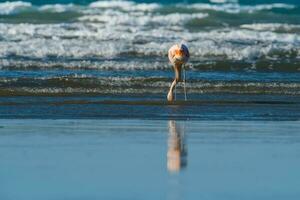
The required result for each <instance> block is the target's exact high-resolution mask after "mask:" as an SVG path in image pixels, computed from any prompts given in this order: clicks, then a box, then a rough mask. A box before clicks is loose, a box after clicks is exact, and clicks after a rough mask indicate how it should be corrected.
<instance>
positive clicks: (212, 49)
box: [0, 23, 300, 60]
mask: <svg viewBox="0 0 300 200" xmlns="http://www.w3.org/2000/svg"><path fill="white" fill-rule="evenodd" d="M123 28H124V30H122V31H120V30H121V27H119V26H114V25H109V26H107V25H103V24H98V23H90V24H82V23H73V24H43V25H41V24H40V25H38V24H16V25H15V24H0V35H1V37H2V38H3V40H2V41H0V45H1V47H2V48H1V49H0V57H7V56H9V55H15V56H22V57H24V56H25V57H30V58H40V59H47V58H48V57H62V58H63V57H65V58H78V59H85V58H96V57H98V58H114V57H118V56H120V55H127V54H128V55H130V54H132V53H134V54H137V55H145V56H159V57H162V56H165V54H166V52H167V49H168V48H169V47H170V46H171V45H172V43H174V41H179V42H180V41H181V39H185V40H186V41H187V42H188V43H189V48H190V51H191V55H192V57H198V58H201V57H202V58H205V57H211V56H213V57H214V56H217V57H225V58H228V59H236V60H242V59H256V58H259V57H265V56H269V55H272V54H274V53H275V54H276V52H282V53H286V54H290V52H294V54H295V53H296V55H298V56H299V55H300V36H299V35H298V34H292V33H274V32H270V31H260V32H257V31H253V30H246V29H220V30H213V31H206V32H196V33H194V32H188V31H187V30H184V29H183V30H181V31H172V30H169V29H166V27H164V26H162V27H158V28H156V29H144V28H143V27H142V26H141V27H136V29H132V30H129V31H128V30H127V31H125V30H126V29H127V27H126V26H124V27H123ZM170 36H171V37H170Z"/></svg>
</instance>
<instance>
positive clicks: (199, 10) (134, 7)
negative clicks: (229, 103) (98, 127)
mask: <svg viewBox="0 0 300 200" xmlns="http://www.w3.org/2000/svg"><path fill="white" fill-rule="evenodd" d="M299 6H300V4H299V2H298V1H294V0H288V1H279V0H268V1H248V0H245V1H244V0H241V1H238V0H211V1H81V0H78V1H65V0H61V1H59V0H56V1H51V2H45V1H36V0H32V1H18V2H1V3H0V46H1V48H0V69H1V72H0V95H1V96H19V95H29V96H31V95H32V96H36V95H58V96H59V95H76V94H78V93H80V94H86V95H90V94H98V95H102V94H112V97H113V96H114V95H118V94H124V95H129V94H145V93H154V94H162V93H166V91H167V89H168V87H169V84H170V81H171V77H172V76H173V72H172V68H171V66H170V64H169V63H168V59H167V51H168V49H169V48H170V46H171V45H173V44H174V43H179V42H181V41H182V40H183V41H185V42H186V43H187V44H188V46H189V49H190V53H191V59H190V62H189V64H188V65H187V66H186V68H187V79H188V82H187V85H188V89H189V92H190V93H194V94H199V93H204V94H207V93H242V94H262V95H265V94H282V95H298V96H299V91H300V89H299V88H300V81H299V80H300V78H299V77H300V75H299V74H300V72H299V69H300V68H299V58H300V49H299V46H300V45H299V44H300V36H299V33H300V22H299V20H298V19H299V18H300V7H299Z"/></svg>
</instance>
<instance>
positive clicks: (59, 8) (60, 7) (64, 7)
mask: <svg viewBox="0 0 300 200" xmlns="http://www.w3.org/2000/svg"><path fill="white" fill-rule="evenodd" d="M76 8H77V6H75V5H74V4H53V5H52V4H51V5H44V6H41V7H40V8H39V9H38V10H39V11H48V12H57V13H60V12H66V11H71V10H74V11H75V10H76ZM78 11H79V10H78Z"/></svg>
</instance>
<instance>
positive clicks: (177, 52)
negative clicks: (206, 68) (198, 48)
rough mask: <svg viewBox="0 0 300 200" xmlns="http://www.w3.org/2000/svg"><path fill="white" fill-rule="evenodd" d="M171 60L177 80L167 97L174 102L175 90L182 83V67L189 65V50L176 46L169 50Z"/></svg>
mask: <svg viewBox="0 0 300 200" xmlns="http://www.w3.org/2000/svg"><path fill="white" fill-rule="evenodd" d="M168 57H169V60H170V62H171V64H172V65H173V68H174V71H175V78H174V81H173V82H172V84H171V87H170V90H169V92H168V95H167V99H168V101H173V100H174V88H175V86H176V84H177V83H178V82H181V81H182V78H181V72H182V66H183V65H184V64H185V63H187V61H188V60H189V58H190V53H189V49H188V48H187V46H186V45H184V44H180V45H178V44H175V45H173V46H172V47H171V48H170V49H169V53H168Z"/></svg>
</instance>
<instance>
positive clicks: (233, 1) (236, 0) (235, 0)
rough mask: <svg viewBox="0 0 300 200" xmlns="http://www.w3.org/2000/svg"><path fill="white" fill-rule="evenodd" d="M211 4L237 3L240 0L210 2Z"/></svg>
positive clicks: (215, 0)
mask: <svg viewBox="0 0 300 200" xmlns="http://www.w3.org/2000/svg"><path fill="white" fill-rule="evenodd" d="M209 1H210V2H211V3H237V2H238V0H209Z"/></svg>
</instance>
